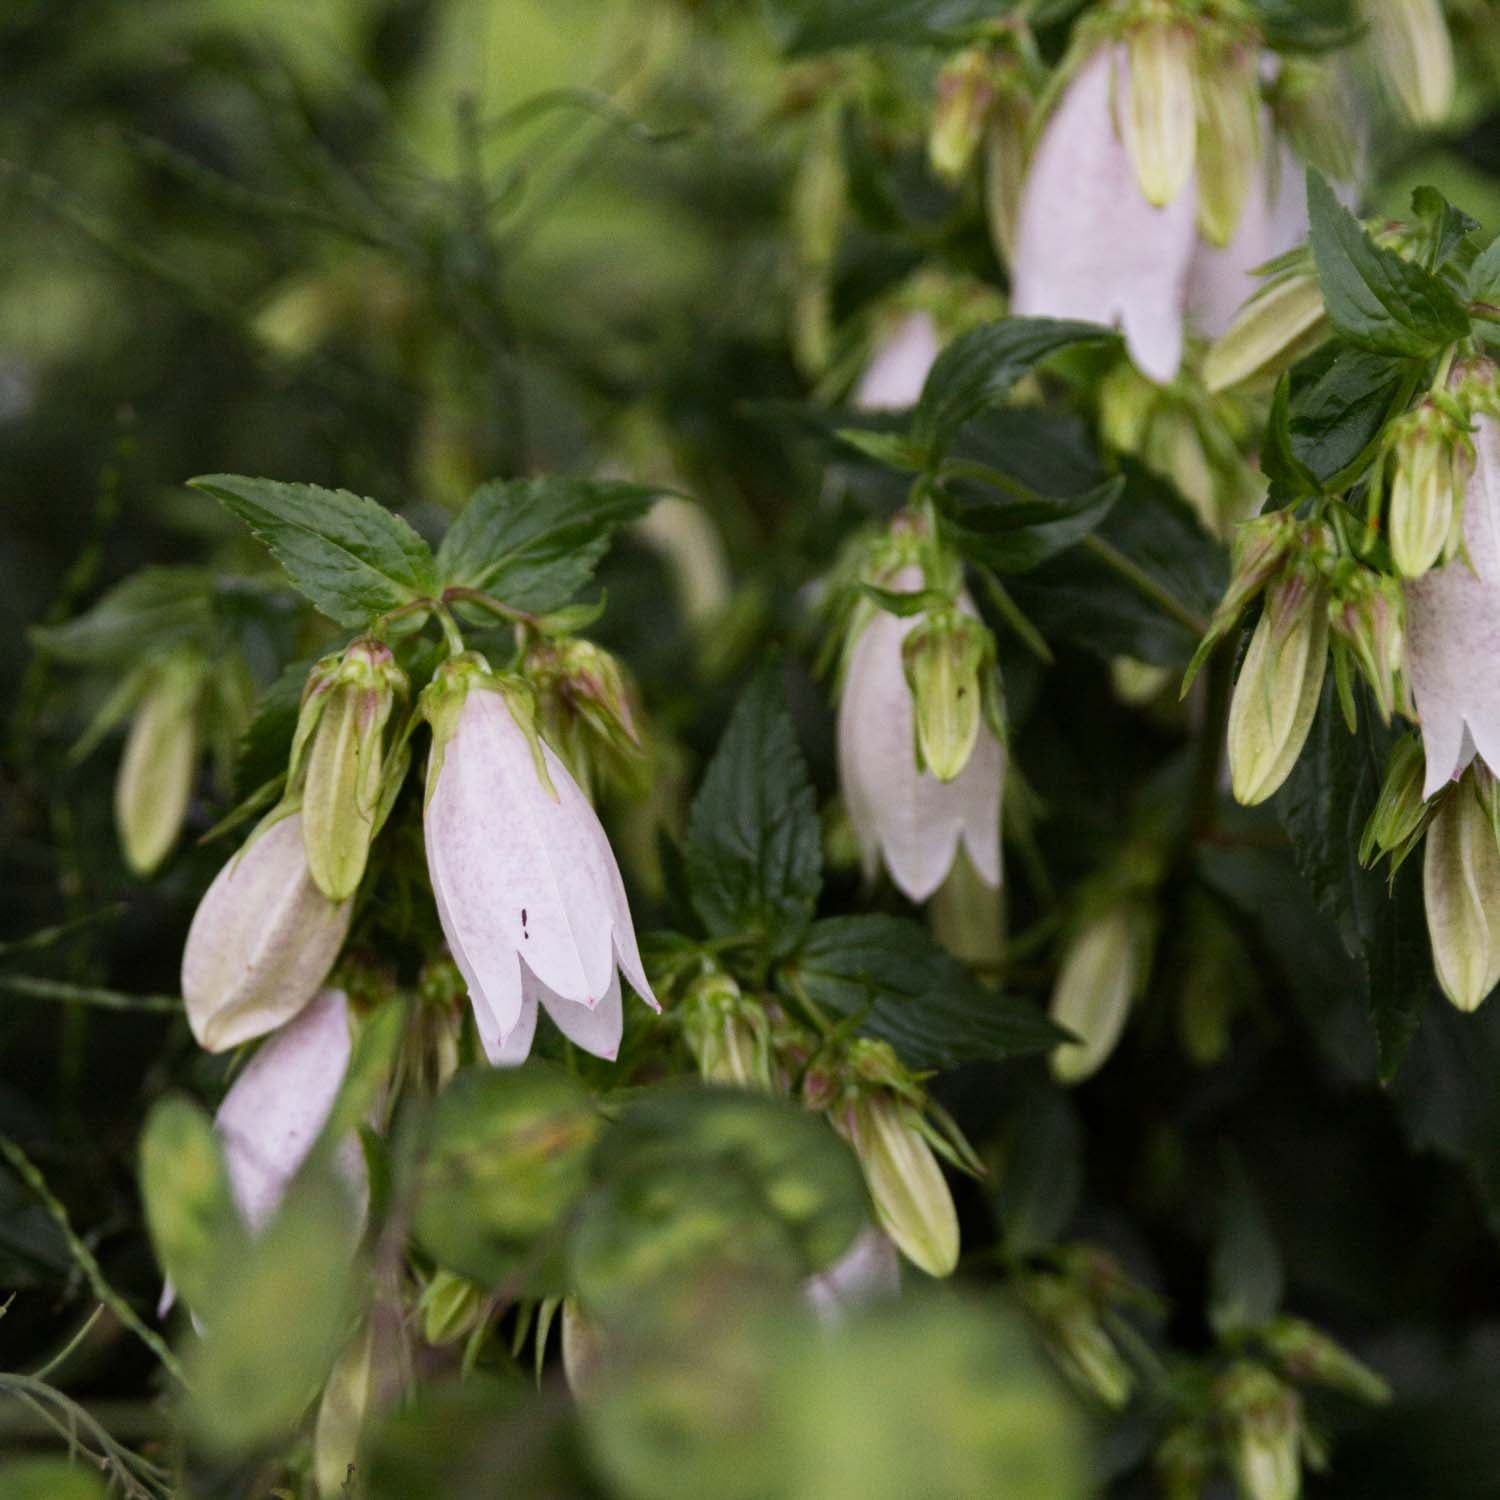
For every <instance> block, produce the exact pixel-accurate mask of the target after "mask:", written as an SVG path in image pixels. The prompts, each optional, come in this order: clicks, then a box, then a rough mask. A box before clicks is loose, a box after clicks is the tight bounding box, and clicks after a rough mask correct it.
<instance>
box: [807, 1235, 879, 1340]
mask: <svg viewBox="0 0 1500 1500" xmlns="http://www.w3.org/2000/svg"><path fill="white" fill-rule="evenodd" d="M900 1290H901V1256H900V1254H899V1253H898V1251H897V1250H896V1247H895V1245H893V1244H892V1243H891V1241H890V1238H889V1236H887V1235H885V1234H883V1233H882V1232H881V1231H880V1230H879V1229H877V1228H875V1226H874V1225H869V1226H867V1227H866V1228H864V1229H862V1230H861V1231H860V1232H859V1234H858V1235H857V1236H856V1237H855V1240H854V1243H853V1244H852V1245H851V1246H850V1247H849V1248H848V1249H847V1250H846V1251H845V1252H844V1253H843V1254H842V1255H841V1256H840V1257H839V1258H838V1259H837V1260H836V1261H834V1263H833V1264H832V1265H831V1266H829V1267H828V1269H827V1270H826V1271H820V1272H819V1273H818V1275H816V1276H811V1277H809V1278H808V1279H807V1280H806V1281H804V1282H803V1283H802V1295H803V1296H804V1297H805V1298H806V1299H807V1302H808V1305H809V1306H810V1307H811V1308H812V1310H813V1311H814V1312H815V1313H816V1314H817V1315H818V1317H819V1318H820V1319H821V1320H822V1321H823V1322H825V1323H837V1322H839V1321H840V1320H841V1319H843V1318H844V1317H845V1316H847V1315H848V1314H849V1313H851V1312H855V1311H857V1310H858V1309H859V1308H860V1307H862V1306H864V1305H865V1304H866V1303H868V1302H874V1301H878V1300H880V1299H882V1298H885V1297H894V1296H896V1294H897V1293H898V1292H900Z"/></svg>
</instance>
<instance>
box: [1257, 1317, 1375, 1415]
mask: <svg viewBox="0 0 1500 1500" xmlns="http://www.w3.org/2000/svg"><path fill="white" fill-rule="evenodd" d="M1261 1340H1262V1342H1263V1343H1264V1344H1265V1346H1266V1348H1267V1349H1268V1350H1269V1351H1270V1353H1271V1354H1272V1355H1273V1356H1274V1357H1275V1359H1276V1361H1277V1363H1278V1364H1280V1365H1281V1367H1282V1369H1283V1370H1284V1371H1285V1372H1286V1373H1287V1374H1288V1375H1289V1376H1290V1377H1291V1378H1292V1379H1293V1380H1298V1381H1308V1382H1311V1383H1313V1384H1316V1385H1326V1386H1328V1387H1329V1388H1330V1389H1331V1390H1336V1391H1343V1392H1344V1393H1345V1394H1346V1395H1350V1396H1355V1397H1357V1398H1358V1399H1359V1400H1361V1401H1368V1402H1369V1403H1370V1404H1371V1405H1372V1406H1383V1405H1385V1403H1386V1402H1388V1401H1389V1400H1390V1399H1391V1388H1390V1386H1388V1385H1387V1384H1386V1383H1385V1381H1384V1380H1383V1379H1381V1377H1380V1376H1379V1375H1377V1374H1376V1373H1375V1372H1374V1371H1373V1370H1372V1369H1371V1368H1370V1367H1369V1366H1368V1365H1365V1364H1361V1363H1360V1361H1359V1360H1357V1359H1355V1357H1354V1356H1353V1355H1352V1354H1350V1353H1349V1352H1348V1351H1347V1350H1346V1349H1344V1348H1343V1347H1342V1346H1341V1345H1339V1344H1338V1343H1336V1342H1335V1341H1334V1340H1333V1339H1331V1338H1329V1337H1328V1335H1327V1334H1326V1333H1323V1332H1322V1331H1321V1330H1319V1329H1317V1328H1314V1327H1313V1326H1312V1324H1311V1323H1304V1322H1303V1321H1302V1320H1301V1319H1300V1318H1278V1319H1276V1321H1275V1322H1274V1323H1271V1324H1268V1325H1267V1326H1266V1328H1265V1329H1263V1330H1262V1332H1261Z"/></svg>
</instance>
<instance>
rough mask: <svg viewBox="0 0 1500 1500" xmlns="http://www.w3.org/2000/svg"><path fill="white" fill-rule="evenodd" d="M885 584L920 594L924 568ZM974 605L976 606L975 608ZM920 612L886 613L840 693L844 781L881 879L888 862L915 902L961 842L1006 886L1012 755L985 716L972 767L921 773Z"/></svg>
mask: <svg viewBox="0 0 1500 1500" xmlns="http://www.w3.org/2000/svg"><path fill="white" fill-rule="evenodd" d="M885 587H886V588H888V589H890V590H891V591H892V592H894V593H913V592H915V591H917V590H919V589H920V588H921V587H922V570H921V568H920V567H917V566H916V565H910V566H907V567H903V568H901V569H900V570H899V571H898V572H897V573H896V574H895V576H894V577H893V578H891V579H889V580H887V581H886V583H885ZM968 608H970V609H972V606H968ZM921 618H922V617H921V616H920V615H908V616H906V617H904V618H903V617H900V616H897V615H893V614H890V613H889V612H887V611H885V610H877V611H876V612H875V613H874V614H873V615H872V616H871V617H870V619H869V621H868V622H867V623H866V624H865V626H864V627H863V629H862V630H861V631H860V632H859V635H858V636H857V638H856V639H855V641H854V644H853V647H852V649H851V650H850V653H849V657H848V665H847V667H846V669H845V674H844V690H843V696H842V698H841V699H840V700H839V721H838V755H839V780H840V784H841V785H842V787H843V790H844V799H845V802H846V803H847V805H848V809H849V817H850V820H851V821H852V822H853V824H854V831H855V834H856V836H857V838H858V840H859V845H860V850H861V852H862V853H863V856H864V863H865V869H866V873H867V874H868V875H871V876H873V875H874V873H875V871H876V869H877V868H878V867H879V865H880V864H881V863H882V862H883V863H884V864H885V867H886V869H887V870H888V871H889V872H890V876H891V879H892V880H893V881H894V882H895V883H896V885H897V887H898V888H899V889H900V890H901V891H902V892H903V894H905V895H906V896H907V897H908V899H910V900H912V901H925V900H926V899H927V898H928V897H929V896H931V895H932V893H933V892H934V891H935V890H936V889H937V888H938V886H940V885H941V884H942V883H943V879H944V877H945V876H946V875H947V874H948V871H949V869H950V868H951V867H952V865H953V861H954V858H955V857H956V855H957V853H958V849H959V845H960V843H962V845H963V847H964V848H965V849H966V850H967V852H968V855H969V859H970V860H971V861H972V863H973V865H974V869H975V870H976V871H977V873H978V874H979V877H980V879H982V880H983V881H984V882H985V884H986V885H989V886H992V887H998V886H999V884H1000V791H1001V782H1002V780H1003V778H1004V774H1005V752H1004V751H1003V750H1002V748H1001V746H1000V742H999V740H998V739H996V737H995V734H994V732H993V730H992V729H991V728H990V726H989V725H988V723H983V722H982V723H981V724H980V726H979V729H978V733H977V735H976V737H975V740H974V744H973V750H972V753H971V754H970V756H969V759H968V762H967V764H966V765H965V766H964V767H963V769H962V770H961V771H960V772H959V773H958V775H957V776H956V777H954V778H953V779H952V780H951V781H939V780H938V779H937V777H936V776H934V775H933V774H932V773H931V772H930V771H927V770H918V769H917V760H916V748H915V728H914V718H913V713H914V711H913V705H912V696H911V690H910V688H909V687H908V685H907V681H906V673H905V669H904V666H903V661H902V645H903V643H904V642H905V640H906V637H907V636H908V635H909V634H910V633H911V632H912V631H913V630H914V629H916V627H917V625H918V624H919V623H920V621H921Z"/></svg>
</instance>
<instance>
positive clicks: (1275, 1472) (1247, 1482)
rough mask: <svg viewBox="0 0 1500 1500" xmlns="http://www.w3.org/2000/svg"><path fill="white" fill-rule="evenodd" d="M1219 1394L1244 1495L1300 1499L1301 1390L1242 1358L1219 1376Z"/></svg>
mask: <svg viewBox="0 0 1500 1500" xmlns="http://www.w3.org/2000/svg"><path fill="white" fill-rule="evenodd" d="M1216 1395H1217V1397H1218V1401H1219V1409H1220V1412H1221V1414H1222V1416H1223V1419H1224V1423H1225V1426H1226V1428H1227V1429H1228V1433H1229V1462H1230V1468H1231V1469H1232V1470H1233V1472H1234V1478H1235V1483H1236V1485H1237V1486H1238V1487H1239V1492H1240V1496H1241V1500H1297V1496H1298V1495H1299V1494H1300V1493H1301V1490H1302V1463H1301V1444H1302V1402H1301V1399H1300V1398H1299V1397H1298V1395H1297V1393H1296V1391H1294V1390H1293V1389H1292V1388H1291V1387H1290V1386H1289V1385H1287V1384H1286V1383H1285V1382H1284V1381H1281V1380H1278V1379H1277V1377H1276V1376H1275V1375H1273V1374H1272V1373H1271V1372H1270V1371H1269V1370H1268V1369H1266V1368H1265V1366H1263V1365H1257V1364H1251V1363H1249V1362H1242V1363H1240V1364H1236V1365H1234V1366H1232V1367H1231V1368H1230V1369H1229V1370H1228V1371H1227V1372H1226V1373H1225V1374H1224V1375H1223V1376H1222V1377H1221V1378H1220V1380H1219V1383H1218V1387H1217V1390H1216Z"/></svg>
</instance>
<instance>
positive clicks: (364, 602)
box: [192, 474, 437, 629]
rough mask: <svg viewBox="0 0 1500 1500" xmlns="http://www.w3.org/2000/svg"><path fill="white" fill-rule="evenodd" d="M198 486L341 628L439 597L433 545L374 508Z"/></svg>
mask: <svg viewBox="0 0 1500 1500" xmlns="http://www.w3.org/2000/svg"><path fill="white" fill-rule="evenodd" d="M192 484H193V487H194V488H195V489H200V490H202V491H203V492H204V493H205V494H208V495H212V496H213V497H214V498H215V499H216V500H218V501H220V502H221V503H222V504H223V505H224V506H225V507H226V508H227V509H229V510H230V511H232V512H233V513H234V514H235V515H237V516H238V517H239V518H240V519H241V520H242V521H243V522H244V523H245V524H246V525H247V526H249V528H250V529H251V531H253V532H254V533H255V535H256V536H257V537H259V538H260V540H261V541H263V542H264V543H265V544H266V546H267V547H269V548H270V549H271V553H272V555H273V556H274V557H275V558H276V560H277V561H278V562H279V563H280V564H281V566H282V567H283V568H285V569H286V573H287V576H288V577H289V578H290V579H291V581H292V583H293V584H294V585H295V586H296V587H297V588H298V589H299V590H300V591H301V592H302V593H303V594H305V595H306V596H307V597H308V598H309V599H310V600H311V601H312V602H313V604H314V605H315V606H316V607H317V608H318V609H319V610H321V611H322V612H323V613H324V614H325V615H327V616H328V618H329V619H331V620H334V621H337V623H338V624H340V625H348V626H351V627H354V628H356V629H358V628H361V627H363V626H365V625H367V624H368V623H369V622H370V620H372V619H373V618H374V617H375V616H376V615H379V614H383V613H385V612H386V611H387V610H392V609H397V608H399V607H400V606H401V605H403V604H410V603H411V602H412V601H413V600H415V599H420V598H423V597H426V596H430V595H431V594H433V593H434V592H435V591H436V589H437V572H436V569H435V568H434V566H433V560H432V552H431V551H430V549H429V548H428V546H427V543H426V542H424V541H423V540H422V538H421V537H419V536H418V535H417V533H416V532H415V531H413V530H412V529H411V527H410V526H408V525H407V523H406V522H405V521H403V520H402V519H401V517H400V516H398V515H395V514H394V513H393V512H391V511H389V510H387V509H386V508H385V507H384V506H383V505H380V504H377V503H376V502H375V501H374V500H366V499H362V498H361V497H360V496H358V495H351V494H350V493H349V492H348V491H347V490H325V489H322V488H320V487H319V486H318V485H315V484H285V483H283V482H282V481H280V480H276V479H247V478H244V477H242V476H240V475H237V474H208V475H204V476H203V477H202V478H199V479H194V480H193V481H192Z"/></svg>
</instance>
